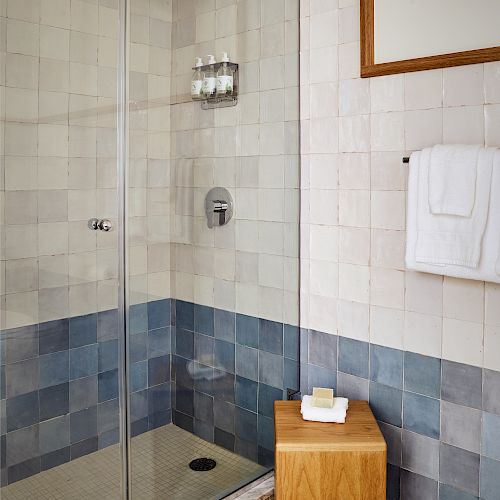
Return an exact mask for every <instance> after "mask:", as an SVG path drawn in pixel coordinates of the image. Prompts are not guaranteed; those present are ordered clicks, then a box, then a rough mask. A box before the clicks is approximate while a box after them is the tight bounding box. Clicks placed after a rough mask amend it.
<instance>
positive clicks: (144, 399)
mask: <svg viewBox="0 0 500 500" xmlns="http://www.w3.org/2000/svg"><path fill="white" fill-rule="evenodd" d="M190 392H191V405H192V401H193V400H192V393H193V391H190ZM191 412H192V406H191ZM147 416H148V391H147V390H144V391H138V392H134V393H133V394H131V395H130V420H131V421H132V422H138V421H141V420H143V419H144V418H145V417H147Z"/></svg>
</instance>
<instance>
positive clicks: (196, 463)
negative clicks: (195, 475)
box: [189, 458, 217, 471]
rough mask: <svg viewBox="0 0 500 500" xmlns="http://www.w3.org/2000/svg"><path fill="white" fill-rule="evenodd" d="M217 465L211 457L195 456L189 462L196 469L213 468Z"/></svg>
mask: <svg viewBox="0 0 500 500" xmlns="http://www.w3.org/2000/svg"><path fill="white" fill-rule="evenodd" d="M216 465H217V462H216V461H215V460H212V459H211V458H195V459H194V460H191V462H189V467H190V468H191V469H193V470H195V471H202V470H212V469H213V468H214V467H215V466H216Z"/></svg>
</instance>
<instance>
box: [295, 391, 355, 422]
mask: <svg viewBox="0 0 500 500" xmlns="http://www.w3.org/2000/svg"><path fill="white" fill-rule="evenodd" d="M348 406H349V400H348V399H346V398H334V402H333V408H315V407H314V406H312V396H304V397H303V398H302V403H301V405H300V413H301V414H302V418H303V419H304V420H310V421H313V422H335V423H338V424H344V423H345V419H346V415H347V408H348Z"/></svg>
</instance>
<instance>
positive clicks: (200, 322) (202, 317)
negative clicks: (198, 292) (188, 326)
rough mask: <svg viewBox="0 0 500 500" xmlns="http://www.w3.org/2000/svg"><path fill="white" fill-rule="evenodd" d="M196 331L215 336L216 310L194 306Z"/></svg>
mask: <svg viewBox="0 0 500 500" xmlns="http://www.w3.org/2000/svg"><path fill="white" fill-rule="evenodd" d="M194 331H195V332H196V333H203V334H204V335H210V336H211V337H213V336H214V308H213V307H208V306H202V305H199V304H195V305H194Z"/></svg>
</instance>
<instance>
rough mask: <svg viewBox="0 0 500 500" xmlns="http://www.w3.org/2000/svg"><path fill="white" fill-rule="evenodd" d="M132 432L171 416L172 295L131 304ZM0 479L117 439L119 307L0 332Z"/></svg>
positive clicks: (12, 478)
mask: <svg viewBox="0 0 500 500" xmlns="http://www.w3.org/2000/svg"><path fill="white" fill-rule="evenodd" d="M129 320H130V327H131V333H133V335H131V358H132V363H131V366H130V391H131V393H132V394H131V400H132V402H133V404H132V432H133V434H134V435H137V434H139V433H141V432H145V431H147V430H150V429H153V428H155V427H158V426H160V425H164V424H167V423H169V422H170V421H171V396H170V395H171V378H170V364H171V363H170V354H171V344H172V342H171V328H172V327H171V301H170V300H158V301H153V302H149V303H148V304H138V305H133V306H131V308H130V318H129ZM0 342H1V346H2V349H1V351H2V356H1V360H2V364H1V366H0V369H1V372H2V373H1V374H0V376H1V383H2V386H1V390H0V392H1V398H0V409H2V420H4V421H3V422H2V425H1V428H0V440H1V442H0V449H1V450H2V455H3V456H2V459H1V484H2V486H3V485H6V484H10V483H13V482H15V481H19V480H20V479H24V478H26V477H28V476H30V475H33V474H36V473H38V472H41V471H43V470H47V469H50V468H52V467H55V466H57V465H61V464H63V463H66V462H68V461H70V460H74V459H75V458H78V457H81V456H83V455H86V454H88V453H92V452H94V451H96V450H98V449H100V448H105V447H107V446H110V445H112V444H115V443H117V442H118V439H119V431H118V425H119V405H118V349H119V345H118V311H117V310H110V311H103V312H99V313H96V314H88V315H84V316H78V317H73V318H66V319H60V320H56V321H50V322H46V323H40V324H38V325H30V326H27V327H23V328H16V329H11V330H6V331H3V332H1V333H0Z"/></svg>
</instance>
